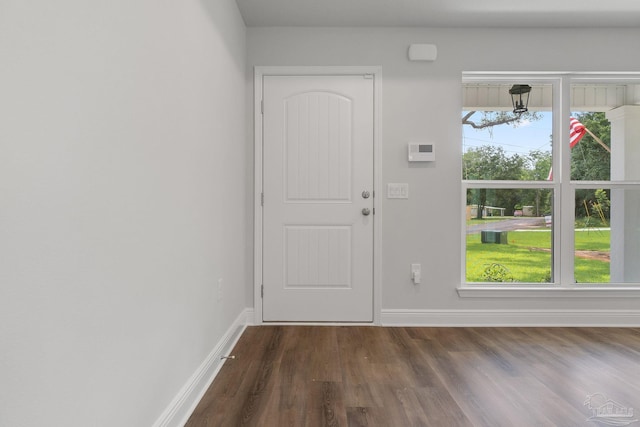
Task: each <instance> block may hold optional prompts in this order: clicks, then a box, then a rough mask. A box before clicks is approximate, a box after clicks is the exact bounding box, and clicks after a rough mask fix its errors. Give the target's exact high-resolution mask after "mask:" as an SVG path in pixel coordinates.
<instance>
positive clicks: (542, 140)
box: [462, 111, 552, 155]
mask: <svg viewBox="0 0 640 427" xmlns="http://www.w3.org/2000/svg"><path fill="white" fill-rule="evenodd" d="M538 115H539V116H540V117H541V119H540V120H537V121H531V122H526V121H525V122H523V123H522V124H520V125H519V126H517V127H515V128H514V127H513V126H512V125H499V126H494V127H493V130H492V131H491V132H490V131H489V130H487V129H483V130H476V129H473V128H472V127H471V126H468V125H464V126H462V144H463V151H464V152H466V151H467V150H468V149H469V148H471V147H480V146H482V145H495V146H501V147H502V148H503V149H504V151H505V152H506V153H507V155H513V154H516V153H517V154H527V153H529V151H531V150H540V151H551V133H552V123H551V122H552V119H551V112H548V111H546V112H540V113H538ZM480 117H481V113H480V112H478V113H476V115H475V116H474V118H476V120H478V119H479V118H480Z"/></svg>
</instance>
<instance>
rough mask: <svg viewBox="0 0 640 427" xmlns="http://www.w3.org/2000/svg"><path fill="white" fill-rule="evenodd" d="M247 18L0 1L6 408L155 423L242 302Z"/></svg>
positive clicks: (198, 3) (214, 12)
mask: <svg viewBox="0 0 640 427" xmlns="http://www.w3.org/2000/svg"><path fill="white" fill-rule="evenodd" d="M245 36H246V30H245V26H244V23H243V22H242V19H241V17H240V15H239V13H238V10H237V7H236V4H235V2H234V1H233V0H184V1H179V2H157V1H151V0H141V1H134V2H132V1H127V0H112V1H107V2H87V1H81V0H59V1H54V2H51V1H44V0H35V1H12V0H4V1H2V2H1V3H0V58H1V59H0V61H1V65H0V265H1V268H0V426H3V427H4V426H7V427H9V426H11V427H18V426H65V427H66V426H110V427H111V426H132V427H133V426H135V427H140V426H149V425H151V424H152V423H153V422H154V421H155V420H156V419H157V418H158V416H159V415H160V414H161V413H162V411H163V410H164V409H165V408H166V407H167V405H168V404H169V403H170V402H171V400H172V399H173V398H174V396H176V393H178V391H179V390H180V389H181V387H182V386H183V385H184V384H185V381H187V379H188V378H189V377H190V376H191V375H192V374H193V373H194V371H196V369H197V368H198V366H199V365H200V364H201V363H202V362H203V360H204V359H205V358H206V357H207V355H208V354H209V353H210V352H211V350H212V348H214V346H215V345H216V343H217V342H218V341H219V340H220V338H221V336H222V335H223V334H224V333H225V332H226V331H227V329H228V328H229V327H230V326H231V324H232V323H233V321H234V320H235V319H236V317H237V316H238V315H239V314H240V313H241V312H242V311H243V309H244V307H245V291H246V284H245V283H249V282H251V275H250V273H248V271H249V266H250V265H251V263H250V262H249V261H248V260H247V257H246V249H245V240H246V229H247V223H248V221H249V222H250V219H247V217H246V212H248V211H250V210H251V207H247V206H246V204H247V202H246V197H245V194H246V193H245V187H246V185H247V182H251V181H250V179H249V180H248V181H247V171H248V170H250V169H251V167H250V165H247V162H246V153H245V149H246V147H245V144H244V141H245V139H246V134H245V129H246V127H245V126H246V123H245V116H244V114H245V98H244V91H245V68H246V64H245V54H246V47H245ZM220 278H221V279H222V292H221V296H222V298H221V300H219V295H218V290H217V283H218V279H220Z"/></svg>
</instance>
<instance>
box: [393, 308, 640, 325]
mask: <svg viewBox="0 0 640 427" xmlns="http://www.w3.org/2000/svg"><path fill="white" fill-rule="evenodd" d="M381 323H382V326H443V327H447V326H550V327H551V326H576V327H577V326H589V327H597V326H603V327H639V326H640V310H382V315H381Z"/></svg>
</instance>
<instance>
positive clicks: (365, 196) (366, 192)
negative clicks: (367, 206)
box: [362, 190, 371, 199]
mask: <svg viewBox="0 0 640 427" xmlns="http://www.w3.org/2000/svg"><path fill="white" fill-rule="evenodd" d="M369 196H371V193H369V192H368V191H367V190H364V191H363V192H362V198H363V199H368V198H369Z"/></svg>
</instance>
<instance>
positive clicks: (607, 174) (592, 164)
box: [571, 112, 611, 217]
mask: <svg viewBox="0 0 640 427" xmlns="http://www.w3.org/2000/svg"><path fill="white" fill-rule="evenodd" d="M575 117H576V118H577V119H578V120H579V121H580V123H582V124H583V125H584V126H585V127H586V128H587V129H589V130H590V131H591V132H592V133H593V134H595V135H597V136H598V138H600V139H601V140H602V142H604V143H605V144H606V145H608V146H609V147H610V146H611V123H610V122H609V120H607V118H606V116H605V114H604V113H602V112H592V113H581V114H576V115H575ZM571 179H572V180H575V181H609V180H610V179H611V154H610V153H609V152H607V150H605V149H604V148H603V147H602V146H601V145H600V144H599V143H598V142H596V140H595V139H594V138H593V137H592V136H591V135H590V134H589V133H587V134H585V136H584V137H583V138H582V139H581V140H580V142H578V144H577V145H576V146H575V147H573V149H572V150H571ZM575 200H576V202H575V204H576V213H575V214H576V217H586V216H589V215H590V214H591V212H587V209H588V208H589V207H590V206H593V204H594V203H597V197H596V190H583V189H581V190H576V196H575ZM606 215H607V217H608V212H606Z"/></svg>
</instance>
